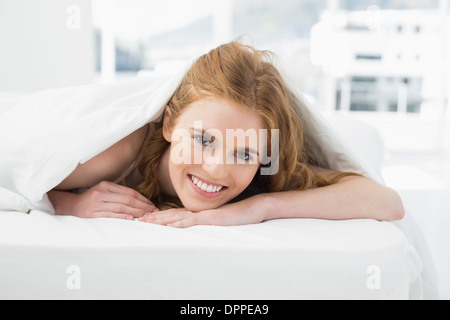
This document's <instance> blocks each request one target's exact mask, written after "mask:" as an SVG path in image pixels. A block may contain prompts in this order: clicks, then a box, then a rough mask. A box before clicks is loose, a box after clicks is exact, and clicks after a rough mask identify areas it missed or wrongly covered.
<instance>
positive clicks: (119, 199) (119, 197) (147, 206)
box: [102, 192, 156, 212]
mask: <svg viewBox="0 0 450 320" xmlns="http://www.w3.org/2000/svg"><path fill="white" fill-rule="evenodd" d="M102 201H103V202H105V203H116V204H121V205H123V206H127V207H130V208H135V209H139V210H143V211H145V212H153V211H155V209H156V207H155V205H154V204H152V203H145V202H142V201H140V200H139V199H136V198H134V197H131V196H129V195H126V194H120V193H109V192H107V193H104V194H103V195H102Z"/></svg>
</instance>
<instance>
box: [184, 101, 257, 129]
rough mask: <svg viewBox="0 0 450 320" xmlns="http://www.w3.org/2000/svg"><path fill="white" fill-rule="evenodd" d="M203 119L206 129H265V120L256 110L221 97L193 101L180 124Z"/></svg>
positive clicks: (190, 123) (188, 123)
mask: <svg viewBox="0 0 450 320" xmlns="http://www.w3.org/2000/svg"><path fill="white" fill-rule="evenodd" d="M194 121H202V125H203V127H204V128H205V129H208V128H216V129H219V130H225V129H243V130H247V129H264V128H265V125H264V121H263V119H262V117H261V115H259V114H258V113H257V112H256V111H255V110H252V109H250V108H247V107H245V106H242V105H239V104H237V103H233V102H230V101H228V100H225V99H221V98H214V97H208V98H203V99H200V100H198V101H196V102H193V103H192V104H190V105H189V106H188V107H186V109H185V110H183V112H182V114H181V116H180V117H179V119H178V124H179V125H180V126H183V125H192V124H193V122H194Z"/></svg>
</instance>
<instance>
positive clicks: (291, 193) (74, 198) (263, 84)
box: [48, 42, 404, 227]
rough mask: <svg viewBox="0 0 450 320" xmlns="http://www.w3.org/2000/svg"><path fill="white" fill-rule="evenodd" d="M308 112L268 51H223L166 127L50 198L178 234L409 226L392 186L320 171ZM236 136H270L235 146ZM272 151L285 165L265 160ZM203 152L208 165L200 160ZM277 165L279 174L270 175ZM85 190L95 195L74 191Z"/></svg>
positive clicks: (70, 180)
mask: <svg viewBox="0 0 450 320" xmlns="http://www.w3.org/2000/svg"><path fill="white" fill-rule="evenodd" d="M304 109H305V108H304V107H303V106H302V104H301V103H300V101H298V100H297V99H296V97H295V96H294V95H293V94H292V93H291V92H290V90H289V89H288V87H287V86H286V84H285V83H284V82H283V79H282V77H281V75H280V74H279V72H278V71H277V69H276V68H275V67H274V66H273V64H272V63H271V62H270V60H269V55H268V54H267V53H266V52H261V51H257V50H255V49H253V48H251V47H248V46H245V45H242V44H240V43H238V42H232V43H229V44H226V45H223V46H220V47H218V48H216V49H215V50H212V51H211V52H209V53H208V54H206V55H204V56H202V57H200V58H199V59H198V60H197V61H196V62H195V63H194V64H193V66H192V67H191V68H190V69H189V71H188V72H187V74H186V75H185V77H184V79H183V81H182V83H181V84H180V86H179V87H178V89H177V90H176V91H175V93H174V94H173V96H172V98H171V100H170V101H169V103H168V105H167V106H166V109H165V114H164V118H163V121H162V122H161V123H151V124H149V125H146V126H144V127H142V128H140V129H139V130H137V131H135V132H134V133H132V134H131V135H129V136H128V137H126V138H124V139H123V140H121V141H119V142H118V143H116V144H115V145H113V146H112V147H111V148H109V149H108V150H106V151H104V152H103V153H101V154H99V155H98V156H96V157H94V158H93V159H91V160H89V161H88V162H86V163H84V164H82V165H79V166H78V167H77V169H76V170H75V171H74V172H73V173H72V174H71V175H70V176H68V177H67V178H66V179H65V180H64V181H63V182H62V183H61V184H60V185H58V186H57V187H56V188H55V189H53V190H52V191H50V192H49V193H48V195H49V199H50V200H51V202H52V203H53V205H54V207H55V210H56V213H57V214H63V215H75V216H79V217H113V218H124V219H135V218H138V219H139V221H143V222H150V223H157V224H164V225H170V226H174V227H188V226H192V225H197V224H214V225H237V224H249V223H259V222H261V221H264V220H269V219H276V218H322V219H352V218H372V219H377V220H397V219H401V218H402V217H403V215H404V209H403V205H402V202H401V200H400V198H399V196H398V195H397V194H396V193H395V192H394V191H393V190H392V189H389V188H386V187H384V186H382V185H380V184H378V183H376V182H374V181H372V180H370V179H368V178H366V177H363V176H361V175H357V174H354V173H342V172H336V171H333V170H330V169H325V168H321V167H319V165H318V164H319V159H317V154H318V152H317V150H315V149H314V148H315V147H314V145H313V144H312V143H311V142H310V141H309V140H308V139H307V137H304V135H303V126H304V124H305V123H306V122H307V121H308V119H305V117H306V116H307V115H306V114H305V112H304ZM301 110H303V111H301ZM199 124H200V125H199ZM227 130H232V131H233V132H252V130H253V131H254V132H265V133H267V135H266V138H265V137H264V135H257V140H258V141H257V142H255V141H248V140H251V139H241V140H240V141H236V140H239V139H234V138H233V139H231V140H230V141H233V142H235V143H229V142H230V141H228V140H227V142H228V143H225V142H224V140H225V139H224V137H227ZM239 130H241V131H239ZM180 132H184V133H187V134H185V135H184V136H183V135H181V136H183V137H184V138H183V139H180V136H176V135H174V133H180ZM274 133H277V136H278V138H279V139H278V141H279V143H278V144H277V143H275V144H274V143H273V141H274V139H273V138H274V135H273V134H274ZM275 142H276V139H275ZM180 150H181V152H180ZM198 150H200V153H199V152H198ZM264 150H265V151H267V153H268V154H270V155H271V159H272V160H274V159H275V158H274V157H273V155H276V159H275V160H274V161H271V162H270V163H267V162H266V161H264V158H263V157H262V155H261V154H262V153H264ZM196 151H197V152H196ZM199 154H200V155H203V158H202V159H201V161H195V160H196V159H195V156H196V155H199ZM180 159H181V160H183V159H184V160H185V161H180ZM270 166H272V167H275V168H276V170H273V171H272V172H271V173H270V174H262V173H261V172H263V171H262V169H264V168H269V167H270ZM269 171H270V170H269ZM78 188H87V190H86V191H85V192H81V193H76V192H68V191H71V190H74V189H78Z"/></svg>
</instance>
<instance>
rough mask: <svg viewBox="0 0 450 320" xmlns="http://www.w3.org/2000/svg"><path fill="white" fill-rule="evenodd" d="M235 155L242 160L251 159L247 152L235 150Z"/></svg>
mask: <svg viewBox="0 0 450 320" xmlns="http://www.w3.org/2000/svg"><path fill="white" fill-rule="evenodd" d="M235 155H236V157H238V158H241V159H242V160H245V161H249V160H252V157H251V156H250V154H249V153H248V152H243V151H237V152H236V153H235Z"/></svg>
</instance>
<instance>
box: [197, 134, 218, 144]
mask: <svg viewBox="0 0 450 320" xmlns="http://www.w3.org/2000/svg"><path fill="white" fill-rule="evenodd" d="M194 140H195V141H197V142H198V143H200V144H201V145H203V146H208V145H209V144H211V143H213V141H214V137H213V138H212V139H210V138H209V137H207V136H205V135H201V134H198V135H195V136H194Z"/></svg>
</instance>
